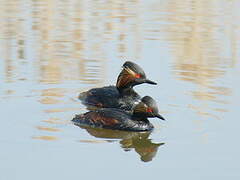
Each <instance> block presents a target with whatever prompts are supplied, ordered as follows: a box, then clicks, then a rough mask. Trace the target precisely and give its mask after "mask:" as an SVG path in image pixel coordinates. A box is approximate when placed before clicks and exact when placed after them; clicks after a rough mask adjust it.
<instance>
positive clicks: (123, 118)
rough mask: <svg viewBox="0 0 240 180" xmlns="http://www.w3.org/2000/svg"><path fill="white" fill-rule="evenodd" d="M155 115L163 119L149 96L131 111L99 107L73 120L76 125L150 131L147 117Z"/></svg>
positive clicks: (150, 127)
mask: <svg viewBox="0 0 240 180" xmlns="http://www.w3.org/2000/svg"><path fill="white" fill-rule="evenodd" d="M148 117H157V118H159V119H162V120H164V118H163V117H162V116H161V115H160V114H159V113H158V108H157V105H156V102H155V101H154V100H153V99H152V98H151V97H149V96H145V97H144V98H142V99H141V102H140V103H138V104H137V105H136V106H135V107H134V109H133V113H129V112H126V111H124V110H121V109H116V108H101V109H98V110H93V111H89V112H87V113H84V114H80V115H76V116H75V118H73V120H72V121H73V122H74V123H76V124H77V125H82V126H90V127H98V128H106V129H115V130H125V131H151V130H152V129H153V125H152V124H151V123H150V122H149V120H148V119H147V118H148Z"/></svg>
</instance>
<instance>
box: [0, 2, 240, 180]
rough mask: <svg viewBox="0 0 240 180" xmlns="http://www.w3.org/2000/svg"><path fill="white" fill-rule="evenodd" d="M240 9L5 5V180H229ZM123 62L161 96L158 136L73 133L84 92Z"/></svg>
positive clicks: (219, 5)
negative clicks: (135, 67)
mask: <svg viewBox="0 0 240 180" xmlns="http://www.w3.org/2000/svg"><path fill="white" fill-rule="evenodd" d="M239 7H240V1H238V0H212V1H209V0H201V1H199V0H191V1H190V0H186V1H177V0H165V1H163V0H158V1H157V0H148V1H137V0H135V1H118V0H115V1H111V0H105V1H104V0H99V1H93V0H91V1H87V0H67V1H51V0H49V1H46V0H44V1H25V0H22V1H15V0H8V1H6V0H0V26H1V28H0V108H1V117H2V118H1V126H0V144H1V153H0V162H1V163H0V172H1V173H0V179H1V180H15V179H16V180H19V179H26V180H28V179H35V180H40V179H41V180H43V179H58V180H61V179H70V178H72V179H91V180H93V179H103V178H104V179H109V180H110V179H113V178H114V179H116V180H122V179H130V178H134V179H139V180H143V179H146V178H158V179H160V178H161V179H169V180H171V179H209V180H212V179H224V180H225V179H231V180H233V179H234V180H235V179H236V180H237V179H239V178H240V172H239V170H240V168H239V161H240V158H239V151H240V145H239V142H238V141H239V140H238V138H239V136H240V133H239V126H240V122H239V120H238V118H239V115H240V113H239V106H240V97H239V96H240V95H239V90H238V89H239V88H240V85H239V75H240V64H239V58H240V52H239V49H240V43H239V42H240V24H239V20H240V12H239ZM125 60H131V61H134V62H136V63H138V64H139V65H140V66H142V67H143V68H144V69H145V72H146V74H147V76H148V78H149V79H152V80H154V81H156V82H158V86H150V85H141V86H138V87H136V88H135V89H136V90H137V91H138V92H139V94H141V95H142V96H144V95H151V96H152V97H154V98H155V99H156V100H157V101H158V104H159V109H160V112H161V114H162V115H163V116H164V117H165V118H166V119H167V121H166V122H163V121H159V120H157V119H151V122H152V123H153V124H154V126H155V130H154V132H152V133H150V134H149V133H140V134H139V133H126V132H122V133H120V132H115V131H113V132H112V131H97V130H95V129H82V128H79V127H77V126H74V125H73V124H72V123H71V119H72V118H73V117H74V115H75V114H78V113H83V112H85V111H86V109H85V107H84V106H83V105H81V103H80V102H79V101H78V100H77V96H78V94H79V93H80V92H82V91H85V90H87V89H89V88H92V87H101V86H104V85H109V84H115V82H116V78H117V75H118V73H119V72H120V69H121V65H122V64H123V62H124V61H125Z"/></svg>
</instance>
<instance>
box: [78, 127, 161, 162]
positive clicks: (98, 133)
mask: <svg viewBox="0 0 240 180" xmlns="http://www.w3.org/2000/svg"><path fill="white" fill-rule="evenodd" d="M75 125H76V126H78V127H80V128H82V129H85V130H86V131H87V132H88V133H89V134H90V135H92V136H94V137H97V138H101V139H111V141H107V142H112V140H114V139H117V140H120V141H119V143H120V145H121V147H122V148H123V150H124V151H131V150H135V152H136V153H137V154H139V156H140V159H141V161H144V162H149V161H152V160H153V158H154V157H155V156H156V154H157V151H158V148H159V147H160V146H162V145H164V143H154V142H152V140H151V139H150V138H149V136H150V134H151V132H127V131H118V130H109V129H99V128H91V127H84V126H79V125H77V124H75ZM84 142H86V141H84Z"/></svg>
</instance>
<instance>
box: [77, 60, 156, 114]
mask: <svg viewBox="0 0 240 180" xmlns="http://www.w3.org/2000/svg"><path fill="white" fill-rule="evenodd" d="M142 83H148V84H157V83H155V82H153V81H151V80H149V79H147V78H146V75H145V73H144V71H143V69H142V68H141V67H140V66H138V65H137V64H135V63H133V62H130V61H127V62H125V63H124V64H123V69H122V71H121V72H120V74H119V76H118V79H117V83H116V86H106V87H102V88H93V89H90V90H88V91H86V92H82V93H81V94H80V95H79V99H80V100H81V101H82V103H83V104H85V105H86V106H90V107H98V108H120V109H124V110H131V109H132V108H133V106H134V105H135V104H136V103H138V102H139V101H140V98H141V97H140V96H139V95H138V94H137V93H136V92H135V91H134V90H133V87H134V86H136V85H138V84H142Z"/></svg>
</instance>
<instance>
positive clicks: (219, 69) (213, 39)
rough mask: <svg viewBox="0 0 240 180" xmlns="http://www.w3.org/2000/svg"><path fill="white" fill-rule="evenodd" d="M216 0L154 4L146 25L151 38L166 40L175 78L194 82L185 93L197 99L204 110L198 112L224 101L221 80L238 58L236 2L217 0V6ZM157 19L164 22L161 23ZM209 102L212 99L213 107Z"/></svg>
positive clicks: (227, 93) (227, 91) (226, 90)
mask: <svg viewBox="0 0 240 180" xmlns="http://www.w3.org/2000/svg"><path fill="white" fill-rule="evenodd" d="M216 2H217V1H211V2H210V1H207V0H203V1H201V2H200V1H197V0H187V1H184V2H180V1H177V2H176V1H172V0H170V1H168V3H165V4H163V6H155V7H154V9H153V13H154V17H153V18H152V20H153V21H152V22H153V24H152V25H151V26H150V27H151V28H150V27H149V29H148V33H149V34H148V36H151V37H152V39H153V40H154V38H156V39H155V40H164V41H166V42H167V43H168V44H169V47H170V50H171V53H172V54H173V56H174V62H173V66H172V71H173V73H174V74H175V76H176V78H177V79H179V80H182V81H185V82H189V83H192V84H194V88H193V89H192V90H190V91H189V92H187V94H188V95H191V96H192V97H193V98H194V99H196V100H199V102H200V103H201V105H200V106H199V109H198V110H200V111H204V112H202V113H200V115H204V114H205V115H206V114H209V113H208V112H207V111H209V110H210V109H211V110H213V111H215V109H216V107H215V106H218V105H220V106H221V105H224V104H226V103H228V101H227V99H228V98H227V96H230V95H231V89H230V88H229V87H228V85H227V83H221V81H223V80H224V79H225V76H226V74H227V72H228V71H229V70H231V68H233V67H234V66H235V64H236V62H237V60H238V59H239V58H238V57H237V53H236V52H237V47H238V46H237V44H236V39H239V32H237V31H236V29H235V27H236V24H235V22H236V21H237V16H236V12H237V9H236V5H239V3H235V2H234V3H230V2H229V1H221V4H219V6H218V5H216ZM225 7H226V8H225ZM163 12H164V13H163ZM228 16H229V17H230V16H231V17H233V18H234V19H232V18H228ZM235 20H236V21H235ZM161 21H162V22H168V24H164V25H161V24H160V23H159V22H161ZM159 33H160V34H163V35H164V36H159ZM209 102H213V103H215V104H214V107H210V106H211V105H210V104H211V103H209ZM224 111H227V110H224ZM210 114H211V113H210Z"/></svg>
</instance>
